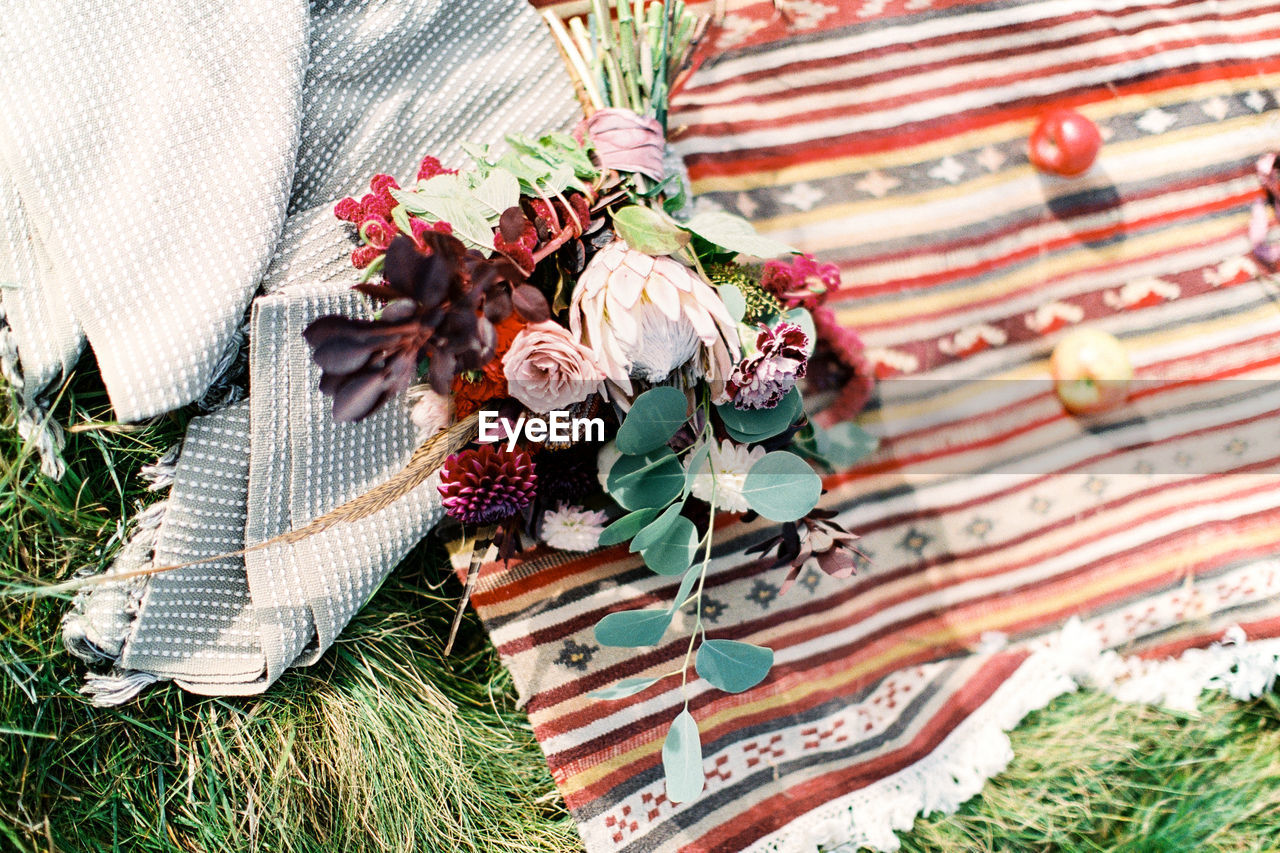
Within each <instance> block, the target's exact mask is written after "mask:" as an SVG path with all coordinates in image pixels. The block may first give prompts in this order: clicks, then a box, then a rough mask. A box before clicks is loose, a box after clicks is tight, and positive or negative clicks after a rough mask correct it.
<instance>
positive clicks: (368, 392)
mask: <svg viewBox="0 0 1280 853" xmlns="http://www.w3.org/2000/svg"><path fill="white" fill-rule="evenodd" d="M388 396H389V395H388V394H387V390H386V388H385V387H384V385H383V379H382V376H381V375H380V374H377V373H361V374H357V375H355V376H352V377H350V378H348V379H347V381H346V382H343V383H342V386H341V387H340V388H338V390H337V392H336V393H335V394H334V395H333V419H334V420H335V421H339V422H349V421H362V420H364V419H365V418H367V417H368V416H369V415H370V414H372V413H373V412H374V411H375V410H376V409H377V408H378V407H379V406H381V405H382V404H383V403H384V402H386V399H387V397H388Z"/></svg>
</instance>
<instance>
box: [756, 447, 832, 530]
mask: <svg viewBox="0 0 1280 853" xmlns="http://www.w3.org/2000/svg"><path fill="white" fill-rule="evenodd" d="M821 494H822V479H821V478H820V477H819V476H818V475H817V473H815V472H814V470H813V469H812V468H811V467H809V464H808V463H807V462H805V461H804V460H803V459H801V458H800V457H799V456H796V455H795V454H794V453H790V452H788V451H786V450H775V451H773V452H772V453H766V454H765V455H764V456H762V457H761V458H760V459H758V460H756V463H755V464H754V465H752V466H751V470H750V471H749V472H748V473H747V479H746V482H745V483H743V487H742V495H743V497H744V498H746V501H747V506H749V507H751V508H752V509H754V510H755V511H756V512H758V513H760V514H761V515H763V516H764V517H765V518H767V519H770V520H772V521H795V520H796V519H798V518H803V517H804V516H805V515H806V514H808V512H809V510H811V509H813V508H814V507H815V506H817V504H818V496H819V495H821Z"/></svg>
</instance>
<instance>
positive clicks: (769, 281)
mask: <svg viewBox="0 0 1280 853" xmlns="http://www.w3.org/2000/svg"><path fill="white" fill-rule="evenodd" d="M760 286H761V287H763V288H764V289H765V290H767V291H769V292H770V293H772V294H773V295H774V296H776V297H778V301H779V302H781V303H782V304H783V305H784V306H786V307H787V308H808V309H810V310H812V309H813V308H816V307H817V306H818V305H820V304H822V303H823V302H824V301H826V298H827V296H829V295H830V293H831V291H833V290H835V289H837V288H838V287H840V268H839V267H837V266H836V265H835V264H820V263H818V261H817V259H816V258H815V257H814V256H813V255H795V256H794V257H791V258H788V259H787V260H785V261H766V262H765V265H764V274H763V275H762V276H761V279H760Z"/></svg>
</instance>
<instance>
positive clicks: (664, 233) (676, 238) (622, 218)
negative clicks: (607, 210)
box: [613, 204, 689, 255]
mask: <svg viewBox="0 0 1280 853" xmlns="http://www.w3.org/2000/svg"><path fill="white" fill-rule="evenodd" d="M613 228H614V230H615V231H617V232H618V236H619V237H621V238H622V239H623V240H625V241H626V243H627V245H628V246H630V247H631V248H633V249H635V250H636V251H637V252H644V253H645V254H646V255H669V254H671V253H672V252H675V251H678V250H679V249H681V248H683V247H684V246H685V245H686V244H687V243H688V242H689V232H688V231H686V230H684V229H683V228H681V227H680V226H679V225H678V224H676V222H675V221H674V220H672V219H669V218H668V217H666V216H664V215H663V214H661V213H658V212H657V211H656V210H653V209H652V208H649V207H643V206H641V205H638V204H632V205H628V206H627V207H624V208H621V209H620V210H618V212H617V213H615V214H614V215H613Z"/></svg>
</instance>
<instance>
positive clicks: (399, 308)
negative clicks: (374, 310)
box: [379, 299, 418, 323]
mask: <svg viewBox="0 0 1280 853" xmlns="http://www.w3.org/2000/svg"><path fill="white" fill-rule="evenodd" d="M417 310H418V303H417V302H414V301H413V300H412V299H397V300H395V301H394V302H388V303H387V304H386V306H385V307H384V308H383V309H382V314H381V316H380V317H379V319H380V320H382V322H384V323H403V322H405V321H407V320H408V319H409V318H410V317H412V316H413V315H414V313H416V312H417Z"/></svg>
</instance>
